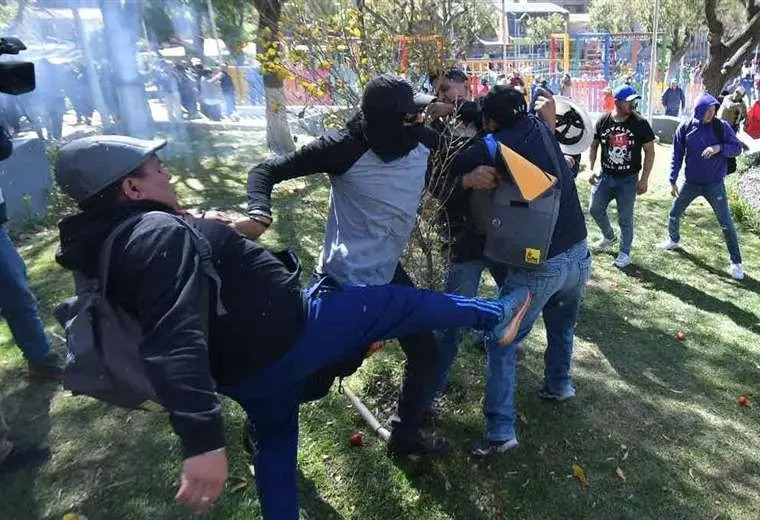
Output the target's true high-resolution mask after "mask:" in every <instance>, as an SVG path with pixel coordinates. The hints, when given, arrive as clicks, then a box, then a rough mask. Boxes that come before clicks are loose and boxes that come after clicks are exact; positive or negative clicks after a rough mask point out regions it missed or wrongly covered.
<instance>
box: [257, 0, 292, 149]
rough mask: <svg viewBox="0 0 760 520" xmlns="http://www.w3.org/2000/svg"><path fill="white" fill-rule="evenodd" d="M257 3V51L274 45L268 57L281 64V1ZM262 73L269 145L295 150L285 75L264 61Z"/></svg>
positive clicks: (258, 0)
mask: <svg viewBox="0 0 760 520" xmlns="http://www.w3.org/2000/svg"><path fill="white" fill-rule="evenodd" d="M254 5H255V6H256V10H257V11H258V13H259V24H258V42H257V45H256V51H257V52H258V53H259V54H266V53H267V51H268V50H269V49H271V48H274V49H276V51H277V55H276V56H274V57H269V58H268V60H269V61H273V62H276V63H281V60H282V56H281V55H280V49H279V41H278V33H279V25H280V14H281V12H282V3H281V1H280V0H255V1H254ZM261 72H262V74H261V75H262V78H263V80H264V94H265V96H266V118H267V146H268V147H269V149H270V150H272V151H273V152H274V153H276V154H284V153H288V152H292V151H294V150H295V149H296V146H295V143H294V142H293V137H292V136H291V135H290V127H289V126H288V116H287V112H286V110H285V92H284V90H283V83H282V78H281V77H280V76H279V75H278V73H277V71H276V70H275V71H273V70H271V67H269V66H266V64H265V63H262V68H261Z"/></svg>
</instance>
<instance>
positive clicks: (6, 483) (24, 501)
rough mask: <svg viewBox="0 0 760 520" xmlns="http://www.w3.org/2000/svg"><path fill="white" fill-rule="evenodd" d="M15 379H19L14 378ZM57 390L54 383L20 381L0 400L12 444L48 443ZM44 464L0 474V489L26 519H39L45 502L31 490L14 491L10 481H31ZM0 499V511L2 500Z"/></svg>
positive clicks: (5, 380)
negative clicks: (14, 492)
mask: <svg viewBox="0 0 760 520" xmlns="http://www.w3.org/2000/svg"><path fill="white" fill-rule="evenodd" d="M3 382H4V384H7V383H8V378H7V377H4V379H3ZM14 382H18V381H14ZM56 390H57V385H56V384H54V383H35V384H25V383H24V382H20V386H18V387H17V388H16V389H15V391H12V392H11V393H10V394H7V395H6V396H5V397H4V398H3V399H0V401H2V403H0V406H2V407H3V413H4V416H5V421H6V422H7V423H8V426H9V427H10V435H9V437H10V440H11V441H12V442H13V443H14V444H18V445H24V444H43V445H46V444H49V439H48V436H49V434H50V428H51V424H50V402H51V400H52V399H53V395H54V394H55V392H56ZM43 467H44V465H34V466H29V467H27V468H24V469H21V470H19V471H18V472H15V473H13V474H7V475H2V476H0V489H3V490H4V492H8V493H9V495H7V496H13V497H14V499H15V500H14V502H15V504H14V506H13V507H14V508H15V509H17V510H18V511H21V512H25V513H26V514H28V515H29V516H28V518H39V517H40V516H41V515H42V513H43V506H44V504H40V503H38V499H37V496H36V495H35V494H34V493H29V492H27V493H20V494H13V493H12V491H11V489H10V488H12V487H13V483H15V482H17V481H19V480H21V481H29V482H34V481H35V480H36V478H37V476H38V475H39V473H40V471H42V470H43ZM3 502H5V500H3V501H0V511H2V508H3V507H2V503H3ZM2 517H3V518H15V517H13V516H6V515H2Z"/></svg>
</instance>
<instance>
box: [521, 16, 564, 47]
mask: <svg viewBox="0 0 760 520" xmlns="http://www.w3.org/2000/svg"><path fill="white" fill-rule="evenodd" d="M525 28H526V33H527V36H528V40H529V41H530V42H531V43H533V44H537V43H541V42H545V41H547V40H548V39H549V37H550V36H551V35H552V34H557V33H563V32H565V20H564V19H563V18H562V16H561V15H559V14H557V13H552V14H551V15H549V16H534V17H533V18H530V19H529V20H528V21H526V22H525Z"/></svg>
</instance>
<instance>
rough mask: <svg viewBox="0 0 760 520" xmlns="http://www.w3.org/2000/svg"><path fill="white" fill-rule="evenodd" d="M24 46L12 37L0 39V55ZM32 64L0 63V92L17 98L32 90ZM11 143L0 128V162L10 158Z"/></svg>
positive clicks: (24, 62) (13, 51)
mask: <svg viewBox="0 0 760 520" xmlns="http://www.w3.org/2000/svg"><path fill="white" fill-rule="evenodd" d="M23 50H26V45H24V44H23V42H22V41H21V40H19V39H18V38H14V37H10V36H9V37H5V38H0V55H2V54H18V53H19V52H20V51H23ZM35 86H36V82H35V79H34V63H31V62H26V61H0V92H2V93H4V94H10V95H12V96H18V95H20V94H26V93H27V92H31V91H32V90H34V87H35ZM12 152H13V141H11V136H10V134H9V133H8V131H7V130H6V129H5V128H2V127H0V161H3V160H5V159H7V158H8V157H10V156H11V153H12Z"/></svg>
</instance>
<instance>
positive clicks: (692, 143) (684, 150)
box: [670, 94, 742, 184]
mask: <svg viewBox="0 0 760 520" xmlns="http://www.w3.org/2000/svg"><path fill="white" fill-rule="evenodd" d="M717 104H718V100H717V99H715V98H714V97H712V96H711V95H710V94H702V96H700V98H699V100H698V101H697V106H696V108H695V109H694V119H691V120H689V121H685V122H683V123H681V125H680V126H679V127H678V129H677V130H676V134H675V137H674V139H673V160H672V162H671V165H670V183H671V184H675V182H676V180H677V179H678V173H679V171H680V170H681V164H682V163H683V162H684V158H685V159H686V167H685V171H684V174H685V176H686V181H687V182H693V183H696V184H705V183H711V182H720V181H722V180H723V178H724V177H725V176H726V174H727V173H728V161H727V158H728V157H737V156H738V155H739V154H740V153H741V151H742V145H741V142H739V140H738V139H737V138H736V134H735V133H734V130H733V129H732V128H731V125H729V124H728V123H726V122H725V121H721V120H720V119H718V118H715V119H714V120H713V121H712V122H710V123H707V124H705V123H702V118H703V117H704V115H705V113H706V112H707V110H708V109H709V108H710V107H711V106H716V105H717ZM715 125H722V127H723V142H722V143H721V142H720V141H719V139H718V135H717V134H718V132H716V131H715ZM715 144H720V145H721V151H720V152H719V153H718V154H717V155H714V156H713V157H711V158H709V159H705V158H703V157H702V152H704V150H705V148H707V147H708V146H713V145H715Z"/></svg>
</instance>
